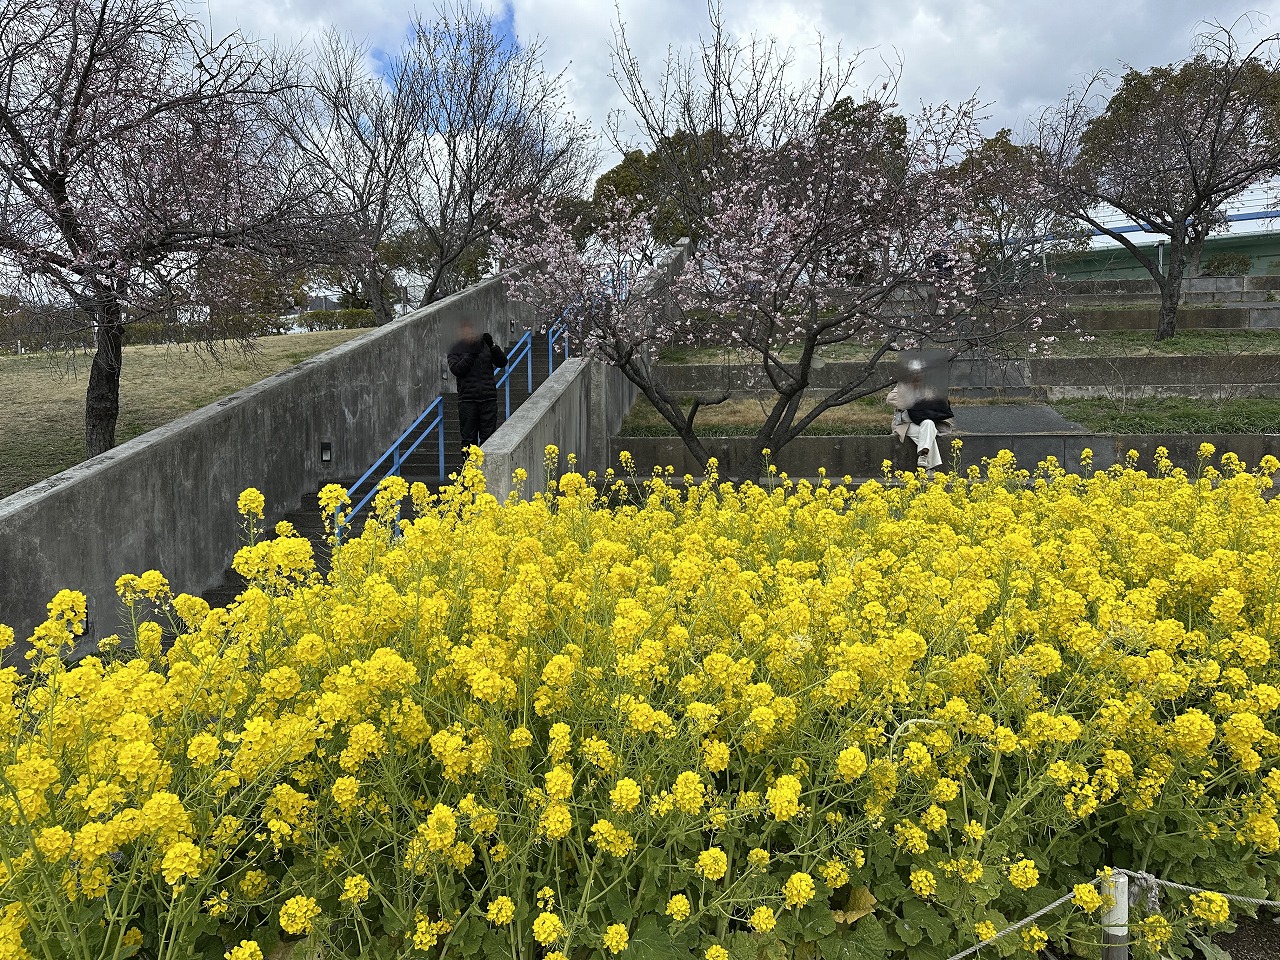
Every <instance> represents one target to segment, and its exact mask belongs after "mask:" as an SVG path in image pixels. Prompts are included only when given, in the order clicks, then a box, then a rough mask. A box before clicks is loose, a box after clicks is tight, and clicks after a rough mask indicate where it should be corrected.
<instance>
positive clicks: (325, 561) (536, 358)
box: [202, 334, 563, 607]
mask: <svg viewBox="0 0 1280 960" xmlns="http://www.w3.org/2000/svg"><path fill="white" fill-rule="evenodd" d="M555 359H556V366H557V367H558V366H559V365H560V363H561V362H562V360H563V357H562V356H559V355H557V356H556V358H555ZM528 364H531V365H532V367H533V391H531V390H530V389H529V373H528V366H527V365H528ZM548 366H549V357H548V355H547V338H546V335H545V334H542V335H539V334H535V335H534V337H533V349H532V351H531V352H530V356H529V357H528V358H527V359H524V360H521V361H519V364H518V366H517V368H516V370H515V372H514V373H512V375H511V377H510V398H511V401H510V402H511V413H512V414H514V413H515V412H516V410H518V409H519V408H520V405H521V404H523V403H524V402H525V401H526V400H527V399H529V397H530V396H531V394H532V393H533V392H534V391H536V390H537V389H538V387H540V386H541V385H542V384H543V383H544V382H545V381H546V379H547V377H548V376H550V372H549V369H548ZM441 402H442V406H443V410H444V474H443V476H442V475H441V474H440V453H439V450H440V445H439V435H438V434H437V433H436V431H434V430H433V431H432V432H431V434H430V435H429V436H428V437H427V438H426V439H425V440H423V441H422V443H421V444H419V446H418V449H417V450H415V451H414V452H413V453H412V454H410V455H409V457H408V458H406V460H405V461H404V463H403V465H402V468H401V471H400V475H401V476H402V477H404V479H405V480H406V481H408V483H409V484H410V485H412V484H414V483H418V482H421V483H424V484H426V485H427V486H428V487H429V488H431V489H433V490H439V489H440V488H442V487H444V486H446V485H447V484H448V483H450V479H449V477H450V474H456V473H457V472H458V471H459V470H461V469H462V463H463V460H462V434H461V432H460V430H459V426H458V395H457V394H456V393H446V394H442V395H441ZM506 410H507V387H506V385H504V386H502V387H499V388H498V426H501V425H502V424H503V423H504V422H505V421H506V420H507V415H506ZM357 479H358V478H356V477H350V478H347V479H346V480H345V481H343V485H344V486H346V487H347V489H348V491H351V485H352V484H353V483H354V482H355V481H356V480H357ZM379 479H380V477H376V476H375V477H372V478H370V480H369V481H366V483H365V485H364V486H363V487H361V488H360V489H359V490H358V491H354V492H351V499H352V501H353V502H356V503H358V502H359V501H360V499H361V498H363V496H364V495H365V493H367V492H368V490H369V487H370V485H373V486H376V485H377V482H378V480H379ZM318 494H319V491H318V490H317V491H315V492H312V493H309V494H307V495H306V496H304V497H303V498H302V503H301V504H299V506H298V508H297V509H296V510H292V511H290V512H288V513H286V514H285V515H284V516H282V517H279V518H277V520H287V521H289V522H290V523H292V524H293V526H294V529H295V530H296V531H297V532H298V535H299V536H303V537H306V538H307V540H309V541H310V542H311V548H312V551H313V553H314V556H315V561H316V568H317V569H318V570H319V571H320V572H321V573H322V574H327V573H328V572H329V557H330V553H331V551H330V547H329V540H328V535H327V534H326V532H325V529H324V521H323V519H322V518H321V515H320V505H319V502H318V499H317V498H318ZM408 509H409V515H412V507H409V508H408ZM370 512H371V511H370V508H369V507H366V508H365V509H364V511H362V512H361V515H360V516H359V517H357V518H356V527H357V529H359V528H361V527H362V526H363V523H364V520H365V519H366V518H367V517H368V515H369V513H370ZM244 587H245V581H244V578H243V577H241V576H240V575H239V574H238V573H236V572H235V571H233V570H232V569H231V568H230V567H228V568H227V570H226V572H225V573H224V575H223V578H222V582H221V583H219V584H218V585H217V586H214V587H211V588H210V589H209V590H206V591H205V592H204V593H203V594H202V596H203V597H204V599H205V600H207V601H208V602H209V604H210V606H216V607H220V606H226V605H227V604H228V603H230V602H231V601H232V600H234V599H235V598H236V596H237V595H238V594H239V593H240V592H241V591H242V590H243V589H244Z"/></svg>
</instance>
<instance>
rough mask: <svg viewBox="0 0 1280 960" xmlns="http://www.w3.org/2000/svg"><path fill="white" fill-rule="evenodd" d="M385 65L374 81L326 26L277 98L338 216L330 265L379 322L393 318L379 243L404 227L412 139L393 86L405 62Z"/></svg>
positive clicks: (362, 54)
mask: <svg viewBox="0 0 1280 960" xmlns="http://www.w3.org/2000/svg"><path fill="white" fill-rule="evenodd" d="M387 66H388V74H389V75H388V76H387V77H386V78H385V79H384V78H382V77H376V76H374V75H373V74H372V73H371V72H370V70H369V66H368V53H367V51H366V50H365V49H364V48H363V47H361V46H359V45H358V44H355V43H353V42H351V41H350V40H349V39H348V38H346V37H345V36H343V35H342V34H340V33H338V32H337V31H336V30H332V29H331V30H329V31H326V32H325V33H324V34H323V35H321V37H320V38H319V40H318V41H317V42H316V45H315V49H314V51H313V55H312V57H311V59H310V61H309V63H308V64H307V66H306V67H305V69H304V71H303V82H302V83H301V84H300V85H299V86H298V87H295V88H291V89H289V90H287V91H286V92H285V96H284V98H283V99H284V104H285V110H284V112H283V120H284V129H285V130H286V131H287V133H288V135H289V136H290V138H291V140H292V141H293V143H294V144H295V145H296V147H297V149H298V150H299V152H300V153H301V154H302V155H303V156H305V157H306V158H307V160H308V161H309V162H310V163H311V164H312V165H314V168H315V169H316V171H317V175H318V176H319V177H320V179H321V180H322V181H323V182H324V183H325V187H326V191H327V193H328V195H329V198H330V201H331V202H332V203H333V204H334V206H335V208H336V209H339V210H341V211H342V213H343V215H344V217H345V222H346V224H347V241H348V247H347V248H346V249H345V250H344V251H342V252H343V254H344V255H343V256H342V257H341V259H340V261H339V262H338V263H335V264H332V265H331V266H332V267H333V268H334V270H336V271H338V272H339V273H341V274H343V275H344V276H345V275H347V274H350V275H351V279H352V281H353V284H352V286H353V289H355V290H358V291H359V292H360V296H361V299H363V300H364V301H365V302H366V303H368V304H369V306H370V308H371V309H372V310H373V315H374V320H375V322H376V323H377V324H379V325H381V324H384V323H386V322H387V321H389V320H391V319H392V317H393V316H394V315H395V312H394V303H393V302H392V301H393V295H394V293H393V291H394V286H395V283H394V280H393V277H392V273H393V271H394V264H393V263H390V262H388V261H389V258H388V257H387V255H386V244H387V243H388V241H389V240H390V238H391V237H392V236H393V235H395V234H396V232H397V231H400V230H403V229H404V227H405V209H404V207H405V202H406V197H407V196H408V193H409V179H410V176H411V172H410V169H409V166H408V160H409V156H410V153H411V152H412V151H411V148H412V147H413V143H414V140H415V138H416V137H417V135H418V131H417V120H418V118H417V117H416V116H414V114H413V112H412V111H411V110H410V109H409V107H408V103H407V98H406V96H405V91H404V88H403V86H402V84H401V83H400V82H399V81H400V78H401V76H402V75H403V73H404V72H405V70H406V65H405V62H404V60H403V59H402V58H398V57H397V58H393V59H392V60H391V61H390V63H389V64H388V65H387Z"/></svg>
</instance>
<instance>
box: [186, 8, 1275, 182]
mask: <svg viewBox="0 0 1280 960" xmlns="http://www.w3.org/2000/svg"><path fill="white" fill-rule="evenodd" d="M196 2H198V0H192V3H193V4H194V3H196ZM431 2H433V0H424V2H423V3H422V4H420V7H419V8H420V9H424V10H427V9H430V4H431ZM478 5H480V6H483V7H484V8H486V9H489V10H492V11H494V12H495V13H496V14H497V15H498V16H499V17H501V18H502V20H503V22H504V24H505V25H506V27H507V29H509V30H511V31H513V32H514V34H515V36H516V37H518V38H519V39H520V40H521V41H524V42H527V41H529V40H532V39H534V38H541V40H542V41H543V43H544V48H545V51H546V61H547V65H548V66H549V67H550V68H552V69H556V70H558V69H560V68H565V70H566V78H567V80H568V86H569V92H570V97H571V101H572V105H573V107H574V109H575V110H576V111H577V112H578V114H579V115H580V116H582V117H585V118H587V119H590V120H591V121H592V122H593V124H594V125H595V126H596V127H597V128H603V125H604V122H605V120H606V118H607V116H608V114H609V111H610V110H612V109H617V108H619V107H622V106H624V102H623V101H622V98H621V96H620V95H619V92H618V89H617V86H616V85H615V84H614V82H613V80H612V79H611V78H610V76H609V73H610V57H609V51H610V45H611V42H612V39H613V34H614V28H615V24H616V22H617V19H618V17H619V16H620V17H621V19H622V21H623V22H624V23H625V24H626V28H627V34H628V37H629V39H630V41H631V46H632V49H633V50H634V52H635V53H636V54H637V55H638V56H639V57H640V59H641V61H642V62H644V63H646V64H648V65H649V66H650V67H651V69H656V67H657V65H658V64H660V63H661V62H662V60H663V58H664V57H665V55H666V52H667V49H668V47H687V46H690V45H692V44H694V43H696V41H697V39H698V37H699V35H700V34H702V35H705V34H706V32H707V17H706V3H705V0H617V7H616V9H615V6H614V3H612V2H610V0H478ZM411 9H412V8H411V7H409V6H406V4H405V3H404V2H403V0H400V2H397V0H359V2H354V3H353V2H351V0H209V4H208V6H207V7H202V8H201V16H202V17H204V16H207V17H209V18H210V19H211V20H212V25H213V28H214V30H215V32H227V31H230V30H232V29H236V28H240V29H242V30H244V31H245V32H246V33H248V34H250V35H253V36H257V37H260V38H263V39H272V38H274V39H278V40H280V41H283V42H292V41H299V40H305V39H306V38H307V37H308V36H310V35H314V34H315V33H316V32H317V31H319V30H321V29H323V28H324V27H326V26H328V25H331V24H332V25H335V26H337V27H339V28H340V29H342V30H344V31H346V32H347V33H349V34H351V35H352V36H355V37H358V38H360V39H361V40H363V41H366V42H367V43H368V44H369V45H370V46H371V47H372V48H374V49H375V50H377V49H384V50H385V49H393V48H395V47H396V46H397V45H398V44H399V42H400V39H401V38H402V37H403V36H404V34H405V28H406V24H407V22H408V18H409V12H410V10H411ZM723 10H724V13H725V19H726V21H727V23H728V25H729V26H730V27H731V28H732V29H734V30H735V31H737V32H740V33H742V34H749V33H751V32H753V31H755V32H758V33H761V34H766V35H772V36H775V37H777V38H778V39H779V40H780V41H782V43H783V45H785V46H789V47H791V48H793V49H794V52H795V58H796V63H797V68H798V69H800V70H803V69H804V67H805V66H806V65H808V64H811V63H813V61H814V59H815V40H816V38H817V37H818V35H819V34H821V35H822V36H823V37H824V38H825V41H826V43H827V44H828V45H832V44H834V43H835V42H839V44H840V45H841V46H842V49H843V50H844V51H845V52H846V54H851V53H855V52H857V51H861V60H862V61H863V63H864V67H863V68H862V78H863V81H864V82H865V83H866V84H868V85H870V84H872V83H873V82H874V81H875V80H876V78H877V76H880V75H883V74H884V72H885V68H884V65H883V63H882V61H884V60H888V61H890V62H895V63H896V62H898V61H901V63H902V79H901V84H900V87H899V101H900V103H901V104H902V105H903V108H904V109H905V110H906V111H908V112H909V111H910V110H911V108H913V107H914V106H915V105H916V104H917V103H919V102H920V101H921V100H923V101H927V102H938V101H942V100H950V101H952V102H955V101H958V100H963V99H965V98H967V97H968V96H970V95H972V94H973V93H975V92H976V93H978V94H979V96H980V97H981V99H982V100H983V101H985V102H989V103H990V104H991V106H990V108H989V114H990V121H989V122H988V123H987V124H986V126H987V127H988V128H989V131H990V132H995V130H997V129H998V128H999V127H1001V126H1009V127H1013V128H1014V129H1015V130H1017V129H1018V128H1019V127H1020V126H1021V125H1022V123H1023V122H1024V121H1025V120H1026V119H1027V118H1028V117H1030V116H1032V115H1034V114H1035V113H1036V112H1038V110H1039V108H1040V107H1041V106H1043V105H1044V104H1046V103H1049V102H1053V101H1056V100H1058V99H1059V98H1061V97H1062V96H1063V94H1065V93H1066V92H1067V90H1069V89H1070V88H1071V87H1072V86H1073V85H1074V84H1076V83H1078V82H1079V81H1080V80H1081V78H1082V77H1084V76H1086V75H1088V74H1092V73H1093V72H1094V71H1095V70H1097V69H1099V68H1108V69H1118V68H1120V67H1121V66H1122V65H1126V64H1127V65H1131V66H1134V67H1137V68H1139V69H1143V68H1146V67H1150V66H1153V65H1156V64H1166V63H1171V62H1174V61H1176V60H1179V59H1182V58H1183V57H1185V56H1186V55H1187V53H1188V52H1189V50H1190V48H1191V44H1192V41H1193V39H1194V37H1195V35H1196V33H1197V32H1198V31H1199V29H1200V28H1201V27H1202V26H1203V22H1204V21H1206V20H1216V21H1220V22H1224V23H1231V22H1233V21H1235V20H1236V19H1237V18H1238V17H1239V16H1241V14H1244V13H1246V12H1252V15H1253V21H1254V23H1255V24H1256V25H1257V26H1258V27H1259V28H1260V30H1261V32H1260V33H1259V34H1257V36H1258V37H1260V36H1263V35H1265V34H1268V33H1271V32H1272V31H1274V30H1280V16H1272V13H1273V11H1274V12H1275V13H1277V14H1280V4H1261V5H1256V6H1252V7H1251V6H1247V5H1244V4H1242V3H1223V2H1218V0H1199V2H1192V0H1162V2H1156V0H1067V2H1062V0H923V2H914V3H912V2H909V0H723ZM1241 35H1242V36H1243V35H1244V34H1243V32H1242V34H1241ZM615 159H616V158H615V157H612V156H610V155H608V154H606V156H605V157H604V160H605V166H606V167H607V166H610V165H612V163H613V162H614V160H615Z"/></svg>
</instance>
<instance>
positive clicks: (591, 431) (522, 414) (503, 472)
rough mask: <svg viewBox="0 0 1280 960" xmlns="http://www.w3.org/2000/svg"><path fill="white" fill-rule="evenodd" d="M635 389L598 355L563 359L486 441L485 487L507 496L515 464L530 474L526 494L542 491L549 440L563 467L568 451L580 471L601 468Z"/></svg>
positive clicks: (606, 461)
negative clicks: (601, 360) (575, 459)
mask: <svg viewBox="0 0 1280 960" xmlns="http://www.w3.org/2000/svg"><path fill="white" fill-rule="evenodd" d="M638 393H639V391H638V390H637V389H636V387H635V386H634V385H633V384H632V383H631V382H630V381H629V380H627V378H626V377H624V376H623V375H622V373H621V372H620V371H619V370H618V369H617V368H616V367H611V366H608V365H606V364H604V363H601V362H600V361H598V360H581V359H579V360H566V361H565V362H564V363H563V364H561V366H560V367H559V368H557V369H556V371H555V372H554V373H552V374H551V376H550V377H549V378H548V379H547V381H546V382H545V383H544V384H543V385H542V386H540V387H539V388H538V389H537V391H535V392H534V394H533V396H532V397H530V398H529V399H528V400H526V401H525V402H524V403H522V404H521V405H520V409H519V410H517V411H516V412H515V413H513V414H512V415H511V419H509V420H508V421H507V422H506V423H504V424H503V425H502V426H500V427H499V428H498V430H497V432H496V433H494V435H493V436H492V437H490V438H489V439H488V440H487V441H486V442H485V444H484V474H485V481H486V485H487V487H488V490H489V492H490V493H492V494H493V495H494V496H496V497H497V498H498V499H499V500H505V499H506V497H507V495H508V494H510V493H511V491H512V489H513V488H514V484H513V482H512V475H513V474H514V473H515V471H516V470H517V469H523V470H524V471H525V472H526V473H527V474H528V479H527V480H526V481H525V483H524V485H523V491H524V494H525V495H526V496H528V495H531V494H534V493H538V492H542V491H545V490H546V471H545V469H544V466H543V462H544V452H545V450H546V448H547V446H548V444H554V445H555V446H556V447H558V448H559V450H560V464H561V468H562V469H564V468H565V466H566V460H567V457H568V455H569V454H571V453H572V454H574V455H575V456H576V457H577V461H578V465H577V469H578V470H579V471H580V472H582V473H585V472H586V471H588V470H598V471H603V470H604V468H605V467H606V466H608V465H609V457H610V447H609V438H610V437H612V436H614V435H615V434H616V433H617V432H618V429H619V427H621V426H622V421H623V419H625V418H626V415H627V413H628V412H629V411H630V410H631V405H632V404H633V403H634V402H635V399H636V396H637V395H638Z"/></svg>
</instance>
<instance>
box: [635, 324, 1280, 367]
mask: <svg viewBox="0 0 1280 960" xmlns="http://www.w3.org/2000/svg"><path fill="white" fill-rule="evenodd" d="M872 352H873V350H872V349H871V348H869V347H865V346H862V345H860V344H855V343H838V344H832V345H831V346H828V347H824V348H823V349H822V352H821V356H822V358H823V359H825V360H830V361H841V360H865V359H866V358H867V357H869V356H871V354H872ZM1234 354H1266V355H1274V354H1280V330H1189V331H1186V332H1184V333H1179V334H1178V335H1177V336H1174V337H1170V338H1169V339H1168V340H1162V341H1160V342H1159V343H1157V342H1156V339H1155V334H1154V333H1152V332H1151V331H1149V330H1107V331H1099V332H1097V333H1094V334H1092V335H1090V338H1089V339H1087V340H1085V339H1082V338H1081V337H1080V335H1079V334H1059V335H1058V340H1057V341H1056V342H1054V343H1053V344H1051V345H1050V346H1049V349H1048V350H1047V351H1043V352H1041V351H1037V355H1038V356H1047V357H1186V356H1217V355H1228V356H1230V355H1234ZM799 356H800V348H799V347H785V348H783V350H782V358H783V359H784V360H794V359H796V358H798V357H799ZM660 359H661V361H662V362H663V363H669V364H685V363H688V364H705V363H749V364H758V363H759V359H758V354H754V353H751V352H748V351H742V350H731V349H729V348H725V347H715V348H705V349H698V350H695V349H691V348H683V347H668V348H665V349H664V350H663V351H662V353H661V355H660Z"/></svg>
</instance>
